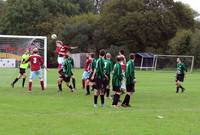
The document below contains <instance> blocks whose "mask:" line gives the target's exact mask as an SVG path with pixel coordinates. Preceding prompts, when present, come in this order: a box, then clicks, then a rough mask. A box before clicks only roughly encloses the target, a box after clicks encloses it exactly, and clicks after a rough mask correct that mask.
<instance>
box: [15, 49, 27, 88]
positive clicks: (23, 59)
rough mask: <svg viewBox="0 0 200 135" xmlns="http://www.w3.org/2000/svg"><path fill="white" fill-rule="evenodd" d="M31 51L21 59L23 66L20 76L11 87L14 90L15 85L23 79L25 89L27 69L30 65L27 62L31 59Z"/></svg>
mask: <svg viewBox="0 0 200 135" xmlns="http://www.w3.org/2000/svg"><path fill="white" fill-rule="evenodd" d="M29 52H30V51H29V50H26V51H25V53H24V54H23V55H22V57H21V64H20V68H19V75H18V76H17V77H16V78H15V80H14V81H13V82H12V83H11V86H12V87H13V88H14V85H15V83H16V82H17V81H18V80H19V79H20V78H23V81H22V87H23V88H24V84H25V81H26V69H27V68H28V66H29V63H28V62H26V61H27V60H28V59H29V56H30V55H29Z"/></svg>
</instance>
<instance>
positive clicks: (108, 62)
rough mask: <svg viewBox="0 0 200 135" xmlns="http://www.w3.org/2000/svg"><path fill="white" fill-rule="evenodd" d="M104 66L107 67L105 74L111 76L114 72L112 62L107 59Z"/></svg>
mask: <svg viewBox="0 0 200 135" xmlns="http://www.w3.org/2000/svg"><path fill="white" fill-rule="evenodd" d="M104 65H105V67H104V72H105V74H107V75H110V73H111V72H112V70H113V63H112V61H111V60H109V59H105V60H104Z"/></svg>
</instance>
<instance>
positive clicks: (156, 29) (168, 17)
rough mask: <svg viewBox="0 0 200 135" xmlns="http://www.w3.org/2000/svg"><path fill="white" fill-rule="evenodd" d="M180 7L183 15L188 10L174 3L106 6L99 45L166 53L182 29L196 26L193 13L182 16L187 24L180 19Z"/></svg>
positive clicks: (149, 0)
mask: <svg viewBox="0 0 200 135" xmlns="http://www.w3.org/2000/svg"><path fill="white" fill-rule="evenodd" d="M176 8H179V9H177V10H180V13H182V12H181V9H182V8H184V7H177V3H174V2H173V1H172V0H146V1H140V0H126V1H124V0H113V1H111V2H109V3H108V4H106V6H105V7H104V10H103V14H102V16H101V18H100V21H99V25H98V26H99V27H98V29H99V31H101V32H100V33H101V35H102V37H101V36H100V38H99V39H98V40H97V42H101V41H102V40H104V41H105V42H106V45H107V46H110V45H118V46H123V45H127V46H128V47H129V49H130V50H134V51H145V50H146V49H147V48H156V50H161V51H162V52H165V51H166V50H167V49H168V48H169V46H168V42H169V40H170V39H172V38H173V37H174V36H175V35H176V32H177V29H178V28H188V26H190V28H191V27H192V26H193V25H194V23H193V17H192V16H189V15H190V14H189V15H188V14H184V13H182V14H181V15H182V16H183V17H182V18H181V19H183V18H187V19H188V21H186V22H183V20H181V19H179V18H178V16H177V15H178V13H175V11H176V10H175V9H176ZM182 10H183V11H184V12H187V11H186V10H190V9H189V8H184V9H182Z"/></svg>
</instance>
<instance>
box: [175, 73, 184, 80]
mask: <svg viewBox="0 0 200 135" xmlns="http://www.w3.org/2000/svg"><path fill="white" fill-rule="evenodd" d="M184 76H185V75H184V74H177V75H176V82H177V81H180V82H183V81H184Z"/></svg>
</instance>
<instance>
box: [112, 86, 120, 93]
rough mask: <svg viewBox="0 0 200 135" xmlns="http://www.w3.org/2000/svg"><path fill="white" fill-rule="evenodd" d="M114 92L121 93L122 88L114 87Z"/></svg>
mask: <svg viewBox="0 0 200 135" xmlns="http://www.w3.org/2000/svg"><path fill="white" fill-rule="evenodd" d="M113 91H114V92H121V86H113Z"/></svg>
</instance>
